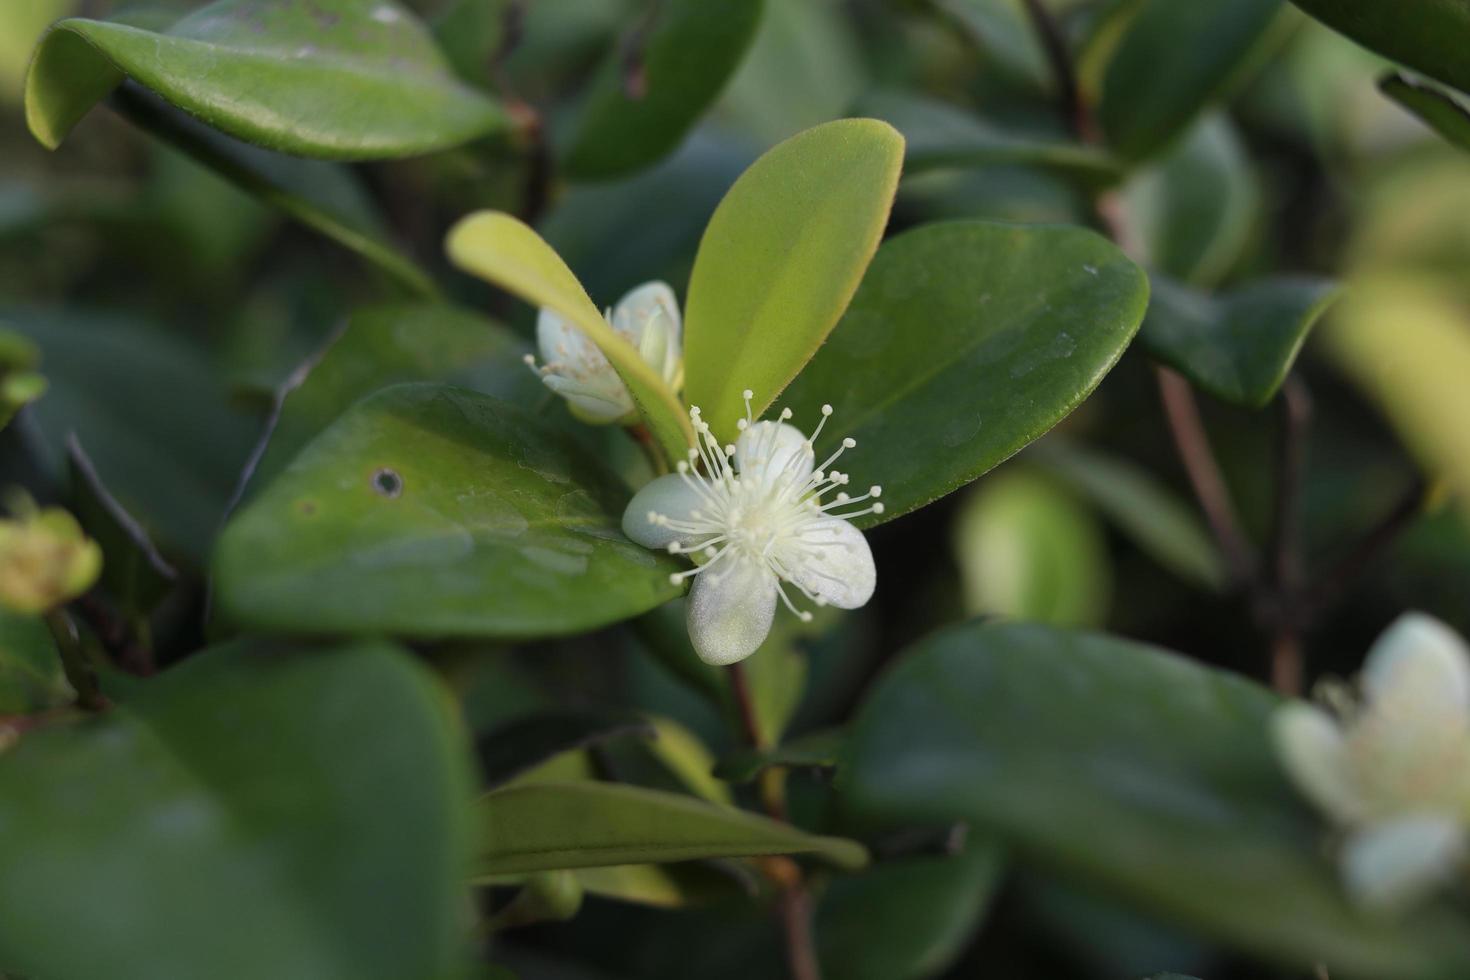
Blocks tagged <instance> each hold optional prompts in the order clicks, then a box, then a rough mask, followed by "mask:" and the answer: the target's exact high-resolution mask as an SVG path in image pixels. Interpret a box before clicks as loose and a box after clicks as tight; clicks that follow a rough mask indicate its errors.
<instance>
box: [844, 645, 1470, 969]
mask: <svg viewBox="0 0 1470 980" xmlns="http://www.w3.org/2000/svg"><path fill="white" fill-rule="evenodd" d="M1279 703H1280V702H1279V700H1278V699H1277V698H1276V696H1275V695H1273V694H1271V693H1270V692H1269V691H1266V690H1265V689H1264V688H1261V687H1259V686H1257V685H1255V684H1252V683H1250V682H1247V681H1245V680H1243V679H1241V678H1238V677H1234V676H1232V675H1230V674H1226V673H1223V672H1220V671H1216V670H1212V669H1209V668H1205V667H1201V666H1199V665H1197V664H1194V663H1191V662H1189V661H1187V660H1185V659H1183V658H1181V657H1177V656H1174V655H1172V654H1169V653H1165V652H1163V651H1159V650H1156V649H1153V648H1150V647H1146V646H1142V645H1140V644H1135V643H1130V642H1127V641H1124V640H1119V639H1114V638H1111V637H1107V636H1103V635H1097V634H1085V633H1074V632H1067V631H1062V630H1057V629H1051V628H1046V627H1039V626H1016V625H998V624H967V625H964V626H959V627H955V628H952V629H949V630H945V631H943V632H940V633H938V634H935V635H934V636H932V637H930V638H928V639H926V640H924V641H921V642H920V643H919V644H918V645H917V646H916V647H915V648H914V649H912V650H910V651H909V652H908V653H907V654H905V655H901V656H900V658H899V660H898V666H897V667H896V668H895V669H894V670H893V671H891V672H890V673H889V674H888V675H887V676H886V677H885V678H884V679H883V680H882V681H881V682H880V683H879V685H878V686H877V688H876V689H875V690H874V691H873V692H872V694H871V696H870V697H869V699H868V701H867V703H866V704H865V705H863V707H862V708H861V709H860V711H859V713H858V716H857V719H856V724H855V727H854V728H853V730H852V733H851V737H850V740H849V742H848V746H847V752H846V754H845V756H844V759H843V770H842V771H843V773H844V789H845V792H846V794H847V796H846V798H847V800H848V801H849V803H850V805H851V806H852V807H853V808H854V809H855V810H856V811H857V812H860V813H862V814H863V815H865V817H867V818H869V819H871V820H875V821H879V820H881V821H882V822H884V823H895V822H897V823H905V822H924V823H939V824H948V823H950V822H953V821H956V820H964V821H968V822H969V823H970V826H971V830H972V832H978V833H982V834H986V835H989V836H993V837H995V838H996V839H997V840H999V841H1000V842H1001V843H1003V844H1005V845H1006V846H1007V847H1008V848H1010V849H1011V853H1012V854H1013V856H1014V857H1015V858H1016V859H1017V860H1019V861H1025V862H1031V863H1035V864H1038V865H1042V866H1045V867H1047V868H1051V869H1054V870H1055V871H1057V872H1060V873H1063V874H1065V875H1067V876H1068V877H1071V878H1073V879H1076V880H1079V881H1081V882H1083V883H1085V884H1087V886H1088V887H1089V888H1090V889H1091V890H1093V891H1096V892H1099V893H1101V894H1104V895H1106V896H1108V898H1109V899H1110V900H1112V901H1116V902H1120V903H1126V904H1131V905H1134V906H1137V907H1140V908H1142V909H1144V910H1146V911H1147V912H1149V913H1150V914H1152V915H1155V916H1158V917H1159V918H1161V919H1164V920H1166V921H1172V922H1176V923H1179V924H1181V925H1184V926H1186V927H1187V928H1189V929H1190V930H1191V931H1193V932H1198V933H1200V934H1202V935H1206V936H1210V937H1213V938H1215V939H1218V940H1220V941H1222V942H1224V943H1226V944H1228V945H1230V946H1233V947H1238V948H1240V949H1243V950H1248V951H1250V952H1252V953H1253V954H1256V955H1260V956H1265V957H1269V958H1272V959H1276V960H1279V961H1281V962H1282V963H1283V964H1287V965H1291V966H1293V967H1304V966H1305V965H1306V964H1311V963H1314V962H1321V963H1324V964H1326V966H1327V968H1328V970H1329V972H1330V973H1331V975H1332V976H1333V977H1334V978H1335V977H1339V976H1341V977H1359V978H1377V980H1383V978H1390V977H1393V978H1419V977H1423V978H1426V980H1427V978H1431V977H1436V976H1437V977H1442V978H1443V977H1449V976H1457V975H1460V974H1461V973H1463V972H1464V971H1465V970H1466V969H1467V968H1470V940H1467V938H1466V934H1465V929H1464V925H1463V921H1462V919H1461V918H1460V917H1459V916H1457V915H1454V914H1452V913H1450V911H1449V910H1448V909H1445V908H1431V909H1426V910H1423V912H1422V913H1420V914H1418V915H1416V916H1415V917H1414V918H1412V919H1407V920H1404V921H1402V922H1397V921H1393V920H1391V919H1384V918H1380V917H1372V916H1368V915H1366V914H1364V913H1360V912H1358V911H1355V909H1354V907H1353V906H1352V905H1351V904H1350V903H1349V902H1348V899H1347V897H1346V896H1345V895H1344V894H1343V891H1342V888H1341V886H1340V884H1339V882H1338V878H1337V871H1336V868H1335V867H1334V866H1333V864H1332V863H1331V861H1330V859H1329V858H1328V856H1327V855H1326V854H1325V853H1324V851H1323V848H1322V843H1323V841H1324V839H1325V835H1326V833H1327V830H1326V828H1325V826H1324V825H1323V824H1322V823H1321V822H1320V821H1319V820H1318V819H1317V817H1316V816H1315V815H1313V814H1312V813H1311V812H1310V811H1309V810H1308V809H1307V808H1306V806H1305V805H1304V804H1303V803H1302V802H1300V800H1299V798H1298V796H1297V795H1296V792H1295V791H1294V790H1293V788H1292V786H1291V785H1290V784H1289V783H1288V782H1287V780H1286V777H1285V774H1284V773H1283V772H1282V771H1281V769H1280V768H1279V765H1278V763H1277V761H1276V759H1275V757H1274V755H1273V751H1272V748H1271V743H1270V737H1269V721H1270V717H1271V713H1272V711H1273V710H1274V709H1275V708H1276V707H1277V705H1278V704H1279Z"/></svg>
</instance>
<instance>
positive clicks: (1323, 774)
mask: <svg viewBox="0 0 1470 980" xmlns="http://www.w3.org/2000/svg"><path fill="white" fill-rule="evenodd" d="M1271 735H1272V737H1273V739H1274V740H1275V742H1276V754H1277V755H1278V756H1280V757H1281V763H1282V766H1283V767H1284V768H1285V769H1286V772H1287V775H1289V776H1290V777H1291V779H1292V781H1293V782H1294V783H1296V786H1297V788H1298V789H1299V790H1301V792H1302V794H1303V795H1305V796H1306V797H1308V798H1309V799H1310V800H1311V801H1312V802H1313V803H1315V804H1317V806H1319V807H1321V808H1322V810H1324V811H1325V812H1326V813H1327V814H1328V816H1330V817H1331V818H1332V819H1333V820H1334V821H1336V822H1337V823H1343V824H1350V823H1354V822H1356V821H1357V820H1359V819H1361V818H1362V816H1363V815H1364V804H1363V802H1362V798H1361V794H1360V792H1359V789H1358V787H1357V785H1356V783H1355V782H1354V780H1353V772H1352V766H1351V763H1350V760H1349V758H1348V752H1347V746H1346V744H1345V743H1344V741H1343V734H1342V729H1341V728H1339V727H1338V724H1337V722H1336V721H1334V720H1333V718H1332V716H1331V715H1329V714H1328V713H1327V712H1325V711H1323V710H1322V709H1321V708H1318V707H1316V706H1315V705H1310V704H1305V703H1303V702H1300V701H1294V702H1292V703H1291V704H1287V705H1283V706H1282V707H1281V708H1278V709H1277V711H1276V713H1275V715H1273V716H1272V718H1271Z"/></svg>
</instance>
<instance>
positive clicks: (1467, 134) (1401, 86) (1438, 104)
mask: <svg viewBox="0 0 1470 980" xmlns="http://www.w3.org/2000/svg"><path fill="white" fill-rule="evenodd" d="M1378 87H1379V88H1380V89H1382V90H1383V94H1384V95H1386V96H1388V97H1389V98H1390V99H1393V100H1394V101H1395V102H1397V103H1398V104H1399V105H1401V106H1403V107H1404V108H1405V109H1407V110H1409V111H1410V112H1412V113H1413V114H1414V115H1416V116H1418V117H1419V118H1420V119H1421V120H1423V122H1424V124H1425V125H1426V126H1428V127H1429V128H1430V129H1433V130H1434V131H1435V132H1436V133H1438V134H1439V135H1441V136H1443V137H1444V138H1445V139H1447V140H1449V141H1450V142H1451V143H1452V144H1454V145H1455V146H1458V147H1459V148H1460V149H1462V150H1470V105H1467V104H1466V101H1465V99H1463V98H1460V97H1458V96H1456V95H1455V94H1454V93H1453V92H1450V91H1447V90H1445V89H1442V88H1440V87H1439V86H1437V85H1431V84H1429V83H1427V82H1421V81H1418V80H1416V79H1413V78H1410V77H1408V76H1407V75H1404V74H1402V73H1399V72H1394V73H1391V74H1388V75H1385V76H1383V78H1382V79H1381V80H1380V81H1379V82H1378Z"/></svg>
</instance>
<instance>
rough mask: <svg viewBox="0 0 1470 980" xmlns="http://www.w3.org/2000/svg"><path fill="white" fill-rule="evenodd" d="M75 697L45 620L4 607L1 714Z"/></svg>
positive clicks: (40, 707)
mask: <svg viewBox="0 0 1470 980" xmlns="http://www.w3.org/2000/svg"><path fill="white" fill-rule="evenodd" d="M75 699H76V693H75V692H74V691H73V690H72V687H71V684H69V683H67V680H66V673H65V671H63V670H62V669H61V657H60V655H59V654H58V653H57V652H56V641H55V640H53V639H52V638H51V631H50V630H49V629H47V628H46V623H45V621H44V620H42V619H41V617H39V616H21V615H17V614H16V613H12V612H7V611H5V610H3V609H0V715H19V714H28V713H30V712H33V711H44V710H45V709H47V708H55V707H58V706H60V705H64V704H70V703H71V702H72V701H74V700H75Z"/></svg>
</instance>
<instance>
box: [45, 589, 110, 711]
mask: <svg viewBox="0 0 1470 980" xmlns="http://www.w3.org/2000/svg"><path fill="white" fill-rule="evenodd" d="M45 618H46V625H47V627H49V628H50V630H51V636H52V638H53V639H55V640H56V650H57V652H58V653H59V654H60V655H61V669H62V670H64V671H65V672H66V679H67V680H68V681H70V682H71V686H72V688H73V689H75V690H76V692H77V706H78V707H81V708H85V709H86V710H88V711H101V710H103V709H104V708H107V707H109V706H110V705H111V702H109V701H108V700H107V697H106V695H104V694H103V693H102V689H101V687H99V686H98V684H97V669H96V668H95V667H94V666H93V665H92V661H91V660H90V659H88V657H87V652H86V651H85V650H83V649H82V644H81V638H80V637H78V636H77V627H76V624H75V623H73V622H72V619H71V617H70V616H68V615H67V613H66V610H65V609H63V608H61V607H57V608H55V609H52V610H51V611H50V612H48V613H46V617H45Z"/></svg>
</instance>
